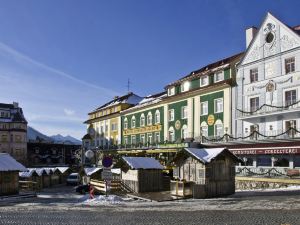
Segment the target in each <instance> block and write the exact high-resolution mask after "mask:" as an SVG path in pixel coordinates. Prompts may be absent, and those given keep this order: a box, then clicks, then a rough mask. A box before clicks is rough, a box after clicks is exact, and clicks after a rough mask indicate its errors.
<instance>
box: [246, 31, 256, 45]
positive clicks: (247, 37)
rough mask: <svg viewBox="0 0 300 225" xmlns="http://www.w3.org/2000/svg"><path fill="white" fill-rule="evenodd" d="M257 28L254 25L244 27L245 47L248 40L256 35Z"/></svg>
mask: <svg viewBox="0 0 300 225" xmlns="http://www.w3.org/2000/svg"><path fill="white" fill-rule="evenodd" d="M256 32H257V28H256V27H249V28H247V29H246V48H248V46H249V44H250V42H251V41H252V39H253V38H254V36H255V35H256Z"/></svg>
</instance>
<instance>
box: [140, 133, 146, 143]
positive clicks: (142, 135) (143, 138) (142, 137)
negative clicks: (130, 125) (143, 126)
mask: <svg viewBox="0 0 300 225" xmlns="http://www.w3.org/2000/svg"><path fill="white" fill-rule="evenodd" d="M140 142H141V143H143V144H145V134H141V135H140Z"/></svg>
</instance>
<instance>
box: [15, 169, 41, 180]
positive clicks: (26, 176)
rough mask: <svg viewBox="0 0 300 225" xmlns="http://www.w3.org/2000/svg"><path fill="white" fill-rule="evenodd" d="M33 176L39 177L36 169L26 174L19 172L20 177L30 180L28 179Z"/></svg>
mask: <svg viewBox="0 0 300 225" xmlns="http://www.w3.org/2000/svg"><path fill="white" fill-rule="evenodd" d="M32 176H38V174H37V172H36V171H35V170H34V169H30V170H28V171H25V172H19V177H24V178H28V177H32Z"/></svg>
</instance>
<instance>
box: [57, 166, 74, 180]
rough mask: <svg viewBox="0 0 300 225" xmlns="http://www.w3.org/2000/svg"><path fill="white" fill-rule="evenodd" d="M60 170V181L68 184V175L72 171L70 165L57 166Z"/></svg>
mask: <svg viewBox="0 0 300 225" xmlns="http://www.w3.org/2000/svg"><path fill="white" fill-rule="evenodd" d="M56 169H58V170H59V171H60V177H59V183H60V184H66V183H67V178H68V176H69V175H70V174H71V173H72V171H71V169H70V167H56Z"/></svg>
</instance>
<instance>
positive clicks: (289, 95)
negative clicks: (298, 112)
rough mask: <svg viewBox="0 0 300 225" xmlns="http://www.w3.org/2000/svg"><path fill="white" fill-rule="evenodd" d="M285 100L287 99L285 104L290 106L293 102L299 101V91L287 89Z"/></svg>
mask: <svg viewBox="0 0 300 225" xmlns="http://www.w3.org/2000/svg"><path fill="white" fill-rule="evenodd" d="M284 100H285V105H286V106H290V105H291V104H294V103H295V102H297V92H296V90H295V89H294V90H290V91H286V92H285V93H284Z"/></svg>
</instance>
